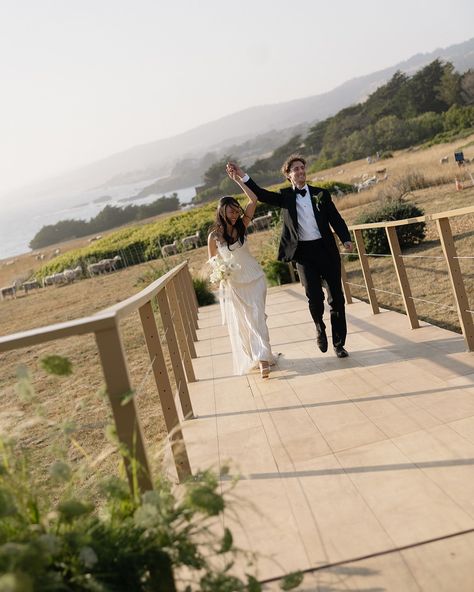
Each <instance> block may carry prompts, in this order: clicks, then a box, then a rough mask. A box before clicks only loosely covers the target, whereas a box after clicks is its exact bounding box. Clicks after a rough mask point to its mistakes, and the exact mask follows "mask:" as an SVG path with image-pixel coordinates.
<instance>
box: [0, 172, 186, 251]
mask: <svg viewBox="0 0 474 592" xmlns="http://www.w3.org/2000/svg"><path fill="white" fill-rule="evenodd" d="M153 181H156V179H147V180H145V181H140V182H136V183H131V184H126V185H116V186H114V187H99V188H96V189H91V190H89V191H85V192H82V193H80V194H77V195H76V196H74V195H73V196H68V197H67V204H68V205H67V206H63V207H61V200H60V199H58V198H55V199H54V200H50V201H48V200H45V199H43V200H41V202H38V203H37V204H35V202H34V201H33V202H32V201H30V202H28V203H27V204H21V203H16V202H15V200H11V201H10V202H7V203H3V204H2V205H1V210H0V259H8V258H11V257H15V256H16V255H21V254H23V253H28V252H29V251H30V250H31V249H30V248H29V247H28V243H29V242H30V241H31V239H32V238H33V237H34V236H35V234H36V233H37V232H38V231H39V230H40V229H41V228H42V227H43V226H46V225H49V224H56V222H59V221H60V220H86V221H88V220H90V219H91V218H94V216H96V215H97V214H98V213H99V212H100V211H101V210H103V209H104V208H105V206H107V205H110V206H120V207H125V206H128V205H143V204H148V203H151V202H153V201H155V200H156V199H158V198H159V197H162V196H163V195H167V196H170V195H171V194H172V193H174V192H173V191H168V192H166V193H160V194H156V195H148V196H147V197H144V198H142V199H136V200H133V201H126V202H123V201H119V200H120V199H124V198H128V197H131V196H133V195H136V194H137V193H138V192H139V191H140V190H141V189H143V188H144V187H146V186H147V185H151V184H152V183H153ZM175 193H177V194H178V198H179V201H180V203H181V204H187V203H189V202H190V201H191V199H192V198H193V197H194V195H195V194H196V192H195V190H194V187H186V188H183V189H176V190H175ZM104 196H109V197H110V198H111V199H109V200H107V201H102V202H100V203H94V200H96V199H98V198H101V197H104ZM64 201H66V199H65V200H64ZM71 203H73V204H78V205H70V204H71ZM47 249H48V247H45V250H47Z"/></svg>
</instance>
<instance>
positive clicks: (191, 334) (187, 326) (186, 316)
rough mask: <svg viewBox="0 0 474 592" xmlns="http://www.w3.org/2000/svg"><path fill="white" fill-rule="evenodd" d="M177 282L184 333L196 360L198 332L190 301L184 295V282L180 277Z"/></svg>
mask: <svg viewBox="0 0 474 592" xmlns="http://www.w3.org/2000/svg"><path fill="white" fill-rule="evenodd" d="M174 280H175V285H174V287H175V290H176V296H177V298H178V304H179V309H180V312H181V318H182V319H183V325H184V331H185V333H186V338H187V340H188V346H189V351H190V352H191V357H192V358H196V357H197V354H196V348H195V347H194V342H195V341H197V335H196V330H195V329H194V325H193V322H192V319H191V314H190V312H189V307H188V301H187V299H186V297H185V295H184V294H183V282H182V281H181V279H180V278H179V275H178V276H176V277H175V278H174Z"/></svg>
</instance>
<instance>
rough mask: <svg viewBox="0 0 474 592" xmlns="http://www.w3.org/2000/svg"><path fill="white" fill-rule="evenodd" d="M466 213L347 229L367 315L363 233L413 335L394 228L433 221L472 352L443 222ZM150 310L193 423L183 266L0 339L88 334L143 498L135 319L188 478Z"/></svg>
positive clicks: (464, 299) (189, 317)
mask: <svg viewBox="0 0 474 592" xmlns="http://www.w3.org/2000/svg"><path fill="white" fill-rule="evenodd" d="M473 213H474V206H471V207H467V208H462V209H459V210H453V211H449V212H442V213H440V214H432V215H428V216H421V217H418V218H410V219H408V220H397V221H393V222H380V223H374V224H362V225H355V226H351V227H350V230H352V231H353V233H354V237H355V242H356V245H357V251H358V255H359V258H360V263H361V268H362V274H363V277H364V281H365V288H366V290H367V297H368V301H369V303H370V306H371V308H372V311H373V313H374V314H377V313H378V312H379V303H378V301H377V295H376V290H375V288H374V284H373V281H372V273H371V269H370V265H369V257H368V255H367V254H366V251H365V247H364V242H363V238H362V232H363V230H365V229H369V228H385V231H386V233H387V237H388V241H389V245H390V250H391V255H392V259H393V264H394V266H395V271H396V275H397V278H398V283H399V286H400V292H401V296H402V299H403V303H404V306H405V310H406V313H407V316H408V319H409V322H410V326H411V327H412V328H414V329H415V328H417V327H419V322H418V316H417V313H416V309H415V304H414V300H415V299H414V298H413V296H412V293H411V289H410V284H409V282H408V277H407V273H406V270H405V264H404V260H403V255H402V254H401V250H400V245H399V242H398V238H397V233H396V227H397V226H401V225H404V224H413V223H416V222H427V221H435V222H436V226H437V230H438V234H439V238H440V241H441V245H442V248H443V253H444V256H445V259H446V264H447V268H448V271H449V277H450V279H451V285H452V289H453V293H454V296H455V300H456V307H457V311H458V315H459V320H460V323H461V328H462V331H463V334H464V338H465V340H466V343H467V346H468V349H469V350H470V351H473V350H474V324H473V319H472V314H473V311H472V310H469V303H468V296H467V292H466V288H465V285H464V282H463V277H462V274H461V271H460V267H459V260H458V257H457V252H456V248H455V245H454V240H453V236H452V232H451V226H450V222H449V219H450V218H452V217H455V216H461V215H465V214H473ZM342 281H343V286H344V291H345V295H346V299H347V302H348V303H350V302H351V301H352V296H351V290H350V284H349V282H348V281H347V275H346V272H345V269H344V265H343V266H342ZM153 303H156V305H157V310H158V311H159V314H160V317H161V323H162V325H163V330H164V334H165V336H166V342H167V346H168V352H169V357H170V361H171V366H172V370H173V374H174V379H175V381H174V382H175V384H176V390H177V399H179V403H180V407H181V411H182V417H183V418H184V419H190V418H192V417H193V416H194V415H193V408H192V403H191V400H190V397H189V391H188V386H187V385H188V383H190V382H194V381H195V380H196V378H195V375H194V369H193V364H192V359H193V358H195V357H196V351H195V347H194V342H195V341H196V329H197V318H198V305H197V299H196V294H195V292H194V289H193V284H192V278H191V275H190V273H189V270H188V266H187V263H186V262H185V263H182V264H180V265H178V266H177V267H175V268H174V269H172V270H171V271H169V272H168V273H167V274H166V275H164V276H162V277H161V278H159V279H158V280H156V281H154V282H153V283H152V284H150V285H149V286H148V287H147V288H145V289H144V290H142V291H141V292H139V293H138V294H136V295H134V296H132V297H130V298H128V299H127V300H125V301H123V302H120V303H119V304H116V305H114V306H111V307H109V308H106V309H104V310H102V311H100V312H98V313H97V314H95V315H93V316H89V317H84V318H81V319H77V320H74V321H68V322H65V323H59V324H56V325H49V326H47V327H40V328H38V329H33V330H30V331H25V332H22V333H15V334H12V335H7V336H4V337H0V352H5V351H9V350H15V349H19V348H23V347H27V346H31V345H37V344H40V343H45V342H48V341H52V340H55V339H63V338H66V337H71V336H74V335H84V334H90V333H93V334H94V336H95V340H96V344H97V348H98V350H99V357H100V361H101V366H102V370H103V374H104V377H105V383H106V389H107V394H108V397H109V400H110V405H111V408H112V413H113V417H114V421H115V425H116V430H117V435H118V438H119V441H120V443H121V445H122V447H121V449H122V453H123V457H124V462H125V467H126V470H127V476H128V479H129V482H130V485H131V487H133V484H134V479H135V478H137V480H138V486H139V488H140V489H141V490H142V491H144V490H147V489H150V488H151V487H152V475H151V471H150V465H149V462H148V459H147V452H146V446H145V441H144V437H143V433H142V429H141V426H140V420H139V417H138V413H137V408H136V404H135V401H134V398H133V397H127V400H126V402H125V404H124V397H125V396H126V395H127V394H129V393H130V392H131V391H132V385H131V381H130V375H129V370H128V364H127V358H126V354H125V351H124V347H123V344H122V337H121V333H120V327H119V321H120V320H122V319H124V318H125V317H127V316H129V315H130V314H132V313H133V312H135V311H138V312H139V316H140V319H141V324H142V328H143V333H144V336H145V342H146V345H147V348H148V353H149V356H150V363H151V367H152V370H153V375H154V378H155V382H156V387H157V390H158V394H159V397H160V401H161V406H162V409H163V415H164V420H165V424H166V428H167V431H168V438H169V441H170V445H171V450H172V454H173V458H174V462H175V465H176V470H177V474H178V478H179V479H180V480H183V479H185V478H186V477H188V476H190V475H191V468H190V464H189V459H188V455H187V450H186V445H185V442H184V439H183V434H182V431H181V427H180V426H181V423H180V417H179V414H178V409H177V407H176V405H175V396H174V393H173V389H172V385H171V381H170V374H169V373H168V370H167V366H166V363H165V357H164V353H163V349H162V346H161V342H160V335H159V332H158V327H157V324H156V317H155V312H154V310H153ZM135 461H136V462H135ZM136 466H138V467H139V470H138V473H137V474H135V473H134V471H135V470H136V469H135V467H136Z"/></svg>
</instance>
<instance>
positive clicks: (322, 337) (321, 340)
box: [316, 331, 328, 354]
mask: <svg viewBox="0 0 474 592" xmlns="http://www.w3.org/2000/svg"><path fill="white" fill-rule="evenodd" d="M316 343H317V344H318V347H319V349H320V350H321V351H322V352H323V354H324V353H326V352H327V351H328V338H327V336H326V333H325V332H324V331H322V332H321V333H319V335H318V336H317V337H316Z"/></svg>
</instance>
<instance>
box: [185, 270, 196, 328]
mask: <svg viewBox="0 0 474 592" xmlns="http://www.w3.org/2000/svg"><path fill="white" fill-rule="evenodd" d="M184 277H185V279H186V281H187V283H188V286H189V295H190V298H191V304H192V305H193V306H192V309H193V311H194V316H195V317H196V329H197V328H198V325H197V321H198V318H199V315H198V313H199V302H198V299H197V296H196V291H195V290H194V283H193V276H192V275H191V272H190V270H189V266H188V265H186V268H185V271H184Z"/></svg>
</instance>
